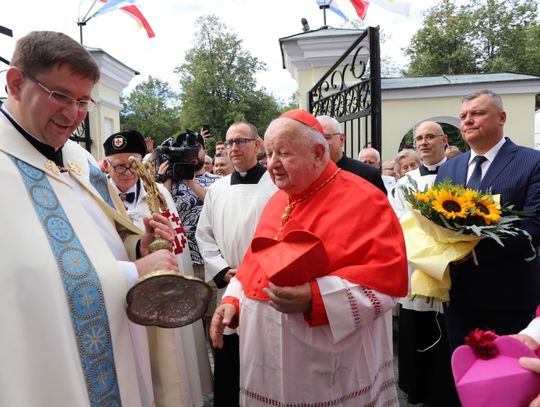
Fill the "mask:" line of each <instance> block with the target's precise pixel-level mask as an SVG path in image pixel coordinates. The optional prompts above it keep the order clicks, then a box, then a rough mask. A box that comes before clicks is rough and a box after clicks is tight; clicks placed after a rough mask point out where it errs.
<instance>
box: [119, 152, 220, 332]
mask: <svg viewBox="0 0 540 407" xmlns="http://www.w3.org/2000/svg"><path fill="white" fill-rule="evenodd" d="M129 161H130V163H131V166H132V168H133V169H134V171H135V172H136V173H137V175H138V176H139V177H140V179H141V181H142V182H143V185H144V189H145V190H146V193H147V195H148V196H147V198H146V201H147V204H148V209H149V210H150V212H151V213H162V212H165V211H167V210H168V207H167V201H166V200H165V197H164V196H163V195H162V194H161V192H159V190H158V188H157V185H156V182H155V178H154V176H155V174H154V168H153V166H151V165H147V164H145V163H142V162H141V161H140V160H138V159H136V158H134V157H130V158H129ZM160 249H166V250H172V249H173V245H172V244H171V243H170V242H167V241H166V240H163V239H162V238H160V237H159V236H155V238H154V241H153V242H152V243H151V244H150V246H149V248H148V251H149V252H150V253H153V252H155V251H156V250H160ZM211 296H212V292H211V289H210V286H209V285H208V284H206V283H205V282H204V281H202V280H199V279H197V278H195V277H189V276H183V275H181V274H180V273H177V272H175V271H172V270H157V271H154V272H152V273H148V274H146V275H144V276H141V277H140V278H139V279H138V280H137V282H136V283H135V285H134V286H133V287H132V288H131V289H130V290H129V291H128V293H127V297H126V300H127V304H128V307H127V315H128V318H129V319H130V320H131V321H133V322H135V323H137V324H140V325H153V326H160V327H163V328H177V327H181V326H184V325H189V324H191V323H193V322H195V321H196V320H198V319H200V318H201V317H202V316H204V314H205V312H206V309H207V308H208V304H209V303H210V298H211Z"/></svg>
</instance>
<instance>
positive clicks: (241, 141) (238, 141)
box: [223, 137, 257, 148]
mask: <svg viewBox="0 0 540 407" xmlns="http://www.w3.org/2000/svg"><path fill="white" fill-rule="evenodd" d="M253 140H257V139H256V138H242V137H240V138H232V139H230V140H225V142H224V143H223V145H224V146H225V148H232V146H233V144H236V147H240V148H242V147H244V146H245V145H246V143H248V142H250V141H253Z"/></svg>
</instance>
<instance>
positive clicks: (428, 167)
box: [423, 157, 447, 171]
mask: <svg viewBox="0 0 540 407" xmlns="http://www.w3.org/2000/svg"><path fill="white" fill-rule="evenodd" d="M446 160H447V158H446V157H443V159H442V160H441V161H439V162H438V163H437V164H433V165H429V164H426V163H423V165H424V167H426V168H427V169H428V170H430V171H434V170H436V169H437V168H439V167H440V166H441V165H443V164H444V163H445V162H446Z"/></svg>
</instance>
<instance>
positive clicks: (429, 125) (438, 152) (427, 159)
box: [414, 121, 448, 165]
mask: <svg viewBox="0 0 540 407" xmlns="http://www.w3.org/2000/svg"><path fill="white" fill-rule="evenodd" d="M414 144H415V147H416V150H417V151H418V154H419V155H420V158H421V160H422V161H423V162H424V163H425V164H427V165H435V164H437V163H438V162H440V161H441V160H442V159H443V158H444V151H445V149H446V146H447V145H448V136H446V135H445V134H444V131H443V129H442V127H441V125H440V124H439V123H436V122H432V121H426V122H423V123H420V124H419V125H418V127H416V129H415V130H414Z"/></svg>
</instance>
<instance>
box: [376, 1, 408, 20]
mask: <svg viewBox="0 0 540 407" xmlns="http://www.w3.org/2000/svg"><path fill="white" fill-rule="evenodd" d="M368 1H369V2H370V3H371V4H375V5H377V6H379V7H382V8H384V9H386V10H388V11H392V12H394V13H397V14H401V15H402V16H405V17H407V16H408V15H409V10H410V9H411V3H400V2H397V1H395V0H368Z"/></svg>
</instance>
